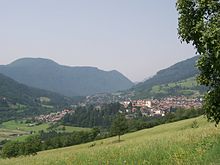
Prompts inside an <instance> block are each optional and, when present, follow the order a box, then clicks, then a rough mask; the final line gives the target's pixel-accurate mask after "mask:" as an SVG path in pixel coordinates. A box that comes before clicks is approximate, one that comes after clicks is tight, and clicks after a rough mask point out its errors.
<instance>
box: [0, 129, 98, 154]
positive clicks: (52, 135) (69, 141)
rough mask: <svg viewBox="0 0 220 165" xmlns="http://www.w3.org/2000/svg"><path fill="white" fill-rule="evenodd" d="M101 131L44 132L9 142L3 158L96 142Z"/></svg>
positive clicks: (3, 150)
mask: <svg viewBox="0 0 220 165" xmlns="http://www.w3.org/2000/svg"><path fill="white" fill-rule="evenodd" d="M99 132H100V131H99V129H97V128H94V129H92V130H91V131H74V132H71V133H67V132H62V133H61V132H56V131H50V132H44V131H41V132H40V135H32V136H30V137H28V138H27V139H25V141H23V142H19V141H9V142H6V143H5V144H4V146H3V148H2V157H7V158H10V157H17V156H21V155H36V154H37V152H38V151H42V150H48V149H54V148H59V147H66V146H71V145H76V144H81V143H85V142H90V141H93V140H95V138H96V137H97V135H98V134H99Z"/></svg>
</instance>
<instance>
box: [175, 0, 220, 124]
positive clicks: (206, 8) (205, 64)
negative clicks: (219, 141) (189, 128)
mask: <svg viewBox="0 0 220 165" xmlns="http://www.w3.org/2000/svg"><path fill="white" fill-rule="evenodd" d="M177 10H178V12H179V18H178V21H179V25H178V34H179V37H180V38H181V41H184V42H186V43H192V45H193V46H194V47H195V49H196V50H197V54H199V55H200V56H199V59H198V61H197V67H198V69H199V71H200V73H199V76H198V77H197V81H198V82H199V84H201V85H205V86H207V87H208V92H207V93H206V94H205V97H204V104H203V108H204V110H205V111H206V116H207V118H208V120H209V121H215V122H216V124H218V123H219V121H220V1H219V0H177Z"/></svg>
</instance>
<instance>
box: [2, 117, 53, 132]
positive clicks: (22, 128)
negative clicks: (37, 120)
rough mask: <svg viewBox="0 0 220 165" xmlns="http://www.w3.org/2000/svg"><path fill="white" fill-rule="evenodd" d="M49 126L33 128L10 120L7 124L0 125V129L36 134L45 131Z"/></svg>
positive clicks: (43, 125)
mask: <svg viewBox="0 0 220 165" xmlns="http://www.w3.org/2000/svg"><path fill="white" fill-rule="evenodd" d="M49 126H50V125H49V124H40V125H35V126H28V124H25V123H21V122H20V121H15V120H10V121H8V122H4V123H2V124H1V125H0V127H1V128H4V129H9V130H20V131H28V132H29V131H35V132H38V131H40V130H45V131H46V130H47V128H48V127H49Z"/></svg>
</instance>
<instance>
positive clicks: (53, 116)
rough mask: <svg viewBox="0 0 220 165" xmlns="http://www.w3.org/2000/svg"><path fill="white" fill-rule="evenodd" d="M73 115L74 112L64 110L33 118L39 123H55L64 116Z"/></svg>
mask: <svg viewBox="0 0 220 165" xmlns="http://www.w3.org/2000/svg"><path fill="white" fill-rule="evenodd" d="M72 113H75V111H74V110H69V109H64V110H62V111H61V112H56V113H50V114H48V115H40V116H37V117H35V120H37V121H40V122H57V121H59V120H61V119H62V118H63V117H64V116H65V115H66V114H72Z"/></svg>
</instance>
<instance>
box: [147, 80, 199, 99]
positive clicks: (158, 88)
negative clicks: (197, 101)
mask: <svg viewBox="0 0 220 165" xmlns="http://www.w3.org/2000/svg"><path fill="white" fill-rule="evenodd" d="M197 86H198V84H197V82H196V78H195V77H191V78H188V79H186V80H182V81H178V82H175V83H168V84H162V85H155V86H153V87H152V89H151V90H150V94H151V95H158V94H159V95H161V94H162V95H172V93H175V94H181V95H186V96H194V97H197V96H200V95H201V94H200V91H199V90H197V89H195V87H197ZM177 87H178V88H177ZM175 88H176V89H175ZM179 88H180V89H179ZM175 90H176V92H174V91H175Z"/></svg>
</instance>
